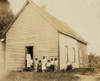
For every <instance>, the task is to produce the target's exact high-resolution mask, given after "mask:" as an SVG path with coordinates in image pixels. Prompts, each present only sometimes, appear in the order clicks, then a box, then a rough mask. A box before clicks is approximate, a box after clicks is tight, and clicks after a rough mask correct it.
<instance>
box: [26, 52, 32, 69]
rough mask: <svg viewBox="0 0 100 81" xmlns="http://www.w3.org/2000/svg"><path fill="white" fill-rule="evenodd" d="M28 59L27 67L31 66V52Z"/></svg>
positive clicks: (27, 56)
mask: <svg viewBox="0 0 100 81" xmlns="http://www.w3.org/2000/svg"><path fill="white" fill-rule="evenodd" d="M26 59H27V67H30V66H31V56H30V54H27V55H26Z"/></svg>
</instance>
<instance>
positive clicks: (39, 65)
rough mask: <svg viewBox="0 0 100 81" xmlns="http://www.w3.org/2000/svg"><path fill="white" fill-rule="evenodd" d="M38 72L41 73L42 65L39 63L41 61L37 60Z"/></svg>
mask: <svg viewBox="0 0 100 81" xmlns="http://www.w3.org/2000/svg"><path fill="white" fill-rule="evenodd" d="M38 72H42V63H41V60H39V63H38Z"/></svg>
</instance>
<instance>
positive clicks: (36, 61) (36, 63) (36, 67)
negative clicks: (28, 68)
mask: <svg viewBox="0 0 100 81" xmlns="http://www.w3.org/2000/svg"><path fill="white" fill-rule="evenodd" d="M37 69H38V59H37V58H35V71H36V72H37Z"/></svg>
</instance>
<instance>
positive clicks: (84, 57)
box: [78, 42, 88, 67]
mask: <svg viewBox="0 0 100 81" xmlns="http://www.w3.org/2000/svg"><path fill="white" fill-rule="evenodd" d="M80 51H81V54H82V58H81V59H82V63H80V59H79V65H80V67H87V66H88V54H87V45H86V44H83V43H81V42H78V55H79V58H80V57H81V56H80Z"/></svg>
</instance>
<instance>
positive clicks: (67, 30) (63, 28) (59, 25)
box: [3, 0, 87, 44]
mask: <svg viewBox="0 0 100 81" xmlns="http://www.w3.org/2000/svg"><path fill="white" fill-rule="evenodd" d="M27 2H29V3H31V4H32V5H33V6H35V7H36V8H37V9H38V11H39V12H40V13H41V14H42V16H44V17H45V18H46V19H47V20H48V21H49V22H50V23H51V24H53V25H54V27H55V28H56V29H57V30H58V31H59V32H60V33H62V34H65V35H67V36H70V37H72V38H74V39H76V40H78V41H80V42H82V43H85V44H87V42H86V41H85V40H84V39H83V38H82V37H81V36H80V35H79V34H77V33H76V32H75V31H74V30H73V29H72V28H71V27H69V26H68V25H67V24H65V23H64V22H62V21H60V20H59V19H57V18H55V17H54V16H52V15H50V14H49V13H48V12H46V11H44V10H43V9H41V8H40V7H39V6H37V5H36V4H34V3H33V2H32V1H31V0H28V1H27ZM27 2H26V3H25V4H24V6H23V8H22V9H21V10H20V11H19V12H18V14H17V15H16V17H15V19H14V20H13V21H12V23H11V24H10V25H9V26H8V28H7V29H6V30H5V31H4V33H3V36H4V35H5V34H6V32H7V31H8V30H9V28H10V27H11V25H12V24H13V23H14V21H15V20H16V19H17V17H18V15H19V14H20V13H21V12H22V10H23V9H24V8H25V6H26V5H27Z"/></svg>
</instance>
